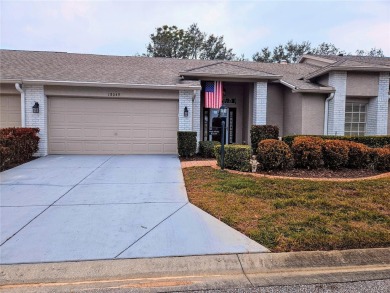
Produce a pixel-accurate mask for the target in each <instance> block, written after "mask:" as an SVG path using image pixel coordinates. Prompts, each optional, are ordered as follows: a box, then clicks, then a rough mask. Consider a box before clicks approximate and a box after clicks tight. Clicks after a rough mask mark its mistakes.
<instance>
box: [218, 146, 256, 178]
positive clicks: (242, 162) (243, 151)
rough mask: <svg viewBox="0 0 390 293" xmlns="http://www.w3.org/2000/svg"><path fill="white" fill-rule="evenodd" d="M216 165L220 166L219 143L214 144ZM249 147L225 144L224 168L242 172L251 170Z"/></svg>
mask: <svg viewBox="0 0 390 293" xmlns="http://www.w3.org/2000/svg"><path fill="white" fill-rule="evenodd" d="M214 149H215V155H216V157H217V163H218V166H221V145H217V146H215V148H214ZM250 159H251V147H250V146H248V145H240V144H230V145H225V168H227V169H231V170H237V171H243V172H249V171H250V170H251V165H250V162H249V161H250Z"/></svg>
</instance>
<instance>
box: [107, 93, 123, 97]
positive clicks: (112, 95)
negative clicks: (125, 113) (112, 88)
mask: <svg viewBox="0 0 390 293" xmlns="http://www.w3.org/2000/svg"><path fill="white" fill-rule="evenodd" d="M108 96H109V97H120V96H121V93H117V92H112V93H108Z"/></svg>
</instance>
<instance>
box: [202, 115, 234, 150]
mask: <svg viewBox="0 0 390 293" xmlns="http://www.w3.org/2000/svg"><path fill="white" fill-rule="evenodd" d="M218 112H219V111H218V109H204V112H203V132H204V133H203V140H205V141H206V140H208V141H219V142H220V141H221V135H222V133H221V131H222V121H225V142H226V144H231V143H235V142H236V109H235V108H231V109H229V110H228V117H227V118H220V117H219V113H218Z"/></svg>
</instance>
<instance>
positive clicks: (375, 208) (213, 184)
mask: <svg viewBox="0 0 390 293" xmlns="http://www.w3.org/2000/svg"><path fill="white" fill-rule="evenodd" d="M183 172H184V177H185V182H186V187H187V192H188V196H189V198H190V201H191V202H192V203H193V204H195V205H196V206H198V207H200V208H201V209H203V210H205V211H206V212H208V213H210V214H211V215H213V216H215V217H216V218H218V219H220V220H221V221H223V222H225V223H226V224H228V225H229V226H231V227H233V228H235V229H237V230H239V231H240V232H242V233H244V234H245V235H247V236H248V237H250V238H252V239H253V240H255V241H257V242H259V243H260V244H262V245H264V246H266V247H268V248H269V249H271V251H274V252H282V251H303V250H333V249H352V248H373V247H389V246H390V178H384V179H376V180H359V181H353V182H337V181H332V182H330V181H323V182H316V181H308V180H307V181H306V180H287V179H269V178H255V177H250V176H244V175H238V174H232V173H228V172H224V171H220V170H215V169H212V168H209V167H195V168H188V169H184V170H183Z"/></svg>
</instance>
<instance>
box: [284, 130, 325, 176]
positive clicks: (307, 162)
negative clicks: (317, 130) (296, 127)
mask: <svg viewBox="0 0 390 293" xmlns="http://www.w3.org/2000/svg"><path fill="white" fill-rule="evenodd" d="M323 143H324V140H323V139H321V138H318V137H313V136H298V137H296V138H295V139H294V141H293V144H292V147H291V151H292V153H293V156H294V161H295V166H296V167H298V168H307V169H316V168H319V167H321V165H322V164H323V158H322V144H323Z"/></svg>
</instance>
